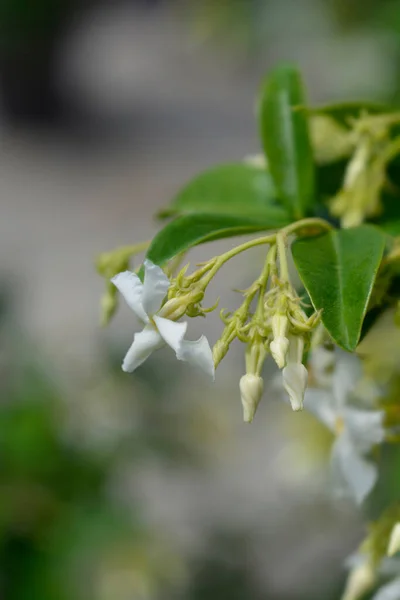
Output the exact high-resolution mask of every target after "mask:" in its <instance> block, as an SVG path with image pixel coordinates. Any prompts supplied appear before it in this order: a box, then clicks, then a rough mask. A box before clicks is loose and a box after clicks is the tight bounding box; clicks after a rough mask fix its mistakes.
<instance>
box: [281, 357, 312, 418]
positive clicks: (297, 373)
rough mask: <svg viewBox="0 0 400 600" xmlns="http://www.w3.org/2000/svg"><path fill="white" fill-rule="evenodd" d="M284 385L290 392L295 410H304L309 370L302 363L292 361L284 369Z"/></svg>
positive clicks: (291, 402)
mask: <svg viewBox="0 0 400 600" xmlns="http://www.w3.org/2000/svg"><path fill="white" fill-rule="evenodd" d="M282 375H283V387H284V388H285V390H286V391H287V393H288V394H289V398H290V404H291V405H292V409H293V410H302V408H303V399H304V392H305V391H306V387H307V380H308V372H307V369H306V368H305V366H304V365H302V364H301V363H290V364H288V365H287V366H286V367H285V368H284V369H283V371H282Z"/></svg>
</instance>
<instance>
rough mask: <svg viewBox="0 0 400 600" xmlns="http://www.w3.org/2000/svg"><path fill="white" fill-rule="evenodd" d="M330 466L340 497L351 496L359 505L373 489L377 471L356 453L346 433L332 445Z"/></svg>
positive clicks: (370, 463) (374, 466)
mask: <svg viewBox="0 0 400 600" xmlns="http://www.w3.org/2000/svg"><path fill="white" fill-rule="evenodd" d="M331 466H332V478H333V483H334V486H335V491H336V492H337V493H338V494H339V495H341V496H347V497H348V496H352V497H353V498H354V499H355V500H356V502H357V503H358V504H361V503H362V502H363V500H364V499H365V498H366V497H367V496H368V494H369V493H370V491H371V490H372V488H373V487H374V484H375V482H376V479H377V477H378V470H377V468H376V465H374V464H373V463H372V462H370V461H368V460H366V459H365V458H363V457H362V456H360V455H359V454H358V453H357V450H356V448H355V447H354V445H353V443H352V440H351V438H350V437H349V435H348V434H347V432H346V431H345V432H343V433H342V434H341V435H340V436H339V437H338V438H337V440H336V442H335V443H334V445H333V449H332V455H331Z"/></svg>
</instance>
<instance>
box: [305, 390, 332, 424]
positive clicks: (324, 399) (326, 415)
mask: <svg viewBox="0 0 400 600" xmlns="http://www.w3.org/2000/svg"><path fill="white" fill-rule="evenodd" d="M304 408H305V409H306V410H308V411H309V412H310V413H312V414H313V415H314V416H315V417H316V418H317V419H318V421H321V423H323V424H324V425H326V427H328V428H329V429H330V430H331V431H334V430H335V425H336V419H337V417H338V415H337V413H336V410H335V408H336V407H335V401H334V399H333V396H332V394H329V393H328V392H326V391H325V390H319V389H316V388H314V389H312V388H309V389H308V390H307V391H306V393H305V396H304Z"/></svg>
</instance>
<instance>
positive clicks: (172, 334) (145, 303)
mask: <svg viewBox="0 0 400 600" xmlns="http://www.w3.org/2000/svg"><path fill="white" fill-rule="evenodd" d="M144 269H145V276H144V283H142V282H141V281H140V279H139V277H138V276H137V275H136V274H135V273H131V272H130V271H124V272H123V273H119V274H118V275H116V276H115V277H113V278H112V279H111V281H112V282H113V284H114V285H115V286H116V287H117V288H118V290H119V291H120V292H121V294H122V295H123V297H124V298H125V300H126V303H127V304H128V306H129V307H130V308H131V309H132V310H133V312H134V313H135V314H136V316H137V317H138V318H139V319H140V320H141V321H142V322H143V323H144V329H143V331H141V332H140V333H136V334H135V336H134V338H133V344H132V345H131V347H130V348H129V350H128V352H127V354H126V356H125V358H124V361H123V363H122V369H123V371H126V372H129V373H131V372H132V371H134V370H135V369H136V368H137V367H139V366H140V365H141V364H142V363H143V362H144V361H145V360H146V359H147V358H148V357H149V356H150V354H151V353H152V352H154V350H158V349H159V348H162V347H163V346H165V345H168V346H170V347H171V348H172V349H173V350H174V352H175V353H176V357H177V359H178V360H185V361H187V362H189V363H191V364H193V365H195V366H197V367H199V368H200V369H202V370H203V371H205V372H206V373H207V374H208V375H210V376H211V377H212V378H213V379H214V372H215V370H214V362H213V359H212V352H211V348H210V345H209V343H208V341H207V338H206V337H205V336H204V335H203V336H201V337H200V338H199V339H198V340H196V341H194V342H192V341H188V340H185V339H184V335H185V333H186V329H187V323H177V322H175V321H172V320H170V319H168V318H165V316H163V315H168V314H169V311H168V308H167V305H168V303H167V304H166V305H164V307H162V302H163V300H164V298H165V296H166V294H167V292H168V289H169V286H170V282H169V279H168V277H167V276H166V275H165V273H164V271H163V270H162V269H161V268H160V267H158V266H157V265H154V264H153V263H152V262H151V261H149V260H145V261H144ZM172 302H174V301H172Z"/></svg>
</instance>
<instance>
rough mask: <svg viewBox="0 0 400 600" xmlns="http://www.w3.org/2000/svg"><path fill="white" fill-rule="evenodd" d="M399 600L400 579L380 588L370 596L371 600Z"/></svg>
mask: <svg viewBox="0 0 400 600" xmlns="http://www.w3.org/2000/svg"><path fill="white" fill-rule="evenodd" d="M399 598H400V577H397V578H396V579H393V581H391V582H390V583H387V584H386V585H384V586H382V587H381V588H380V589H379V590H378V591H377V593H376V594H375V595H374V596H372V600H399Z"/></svg>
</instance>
